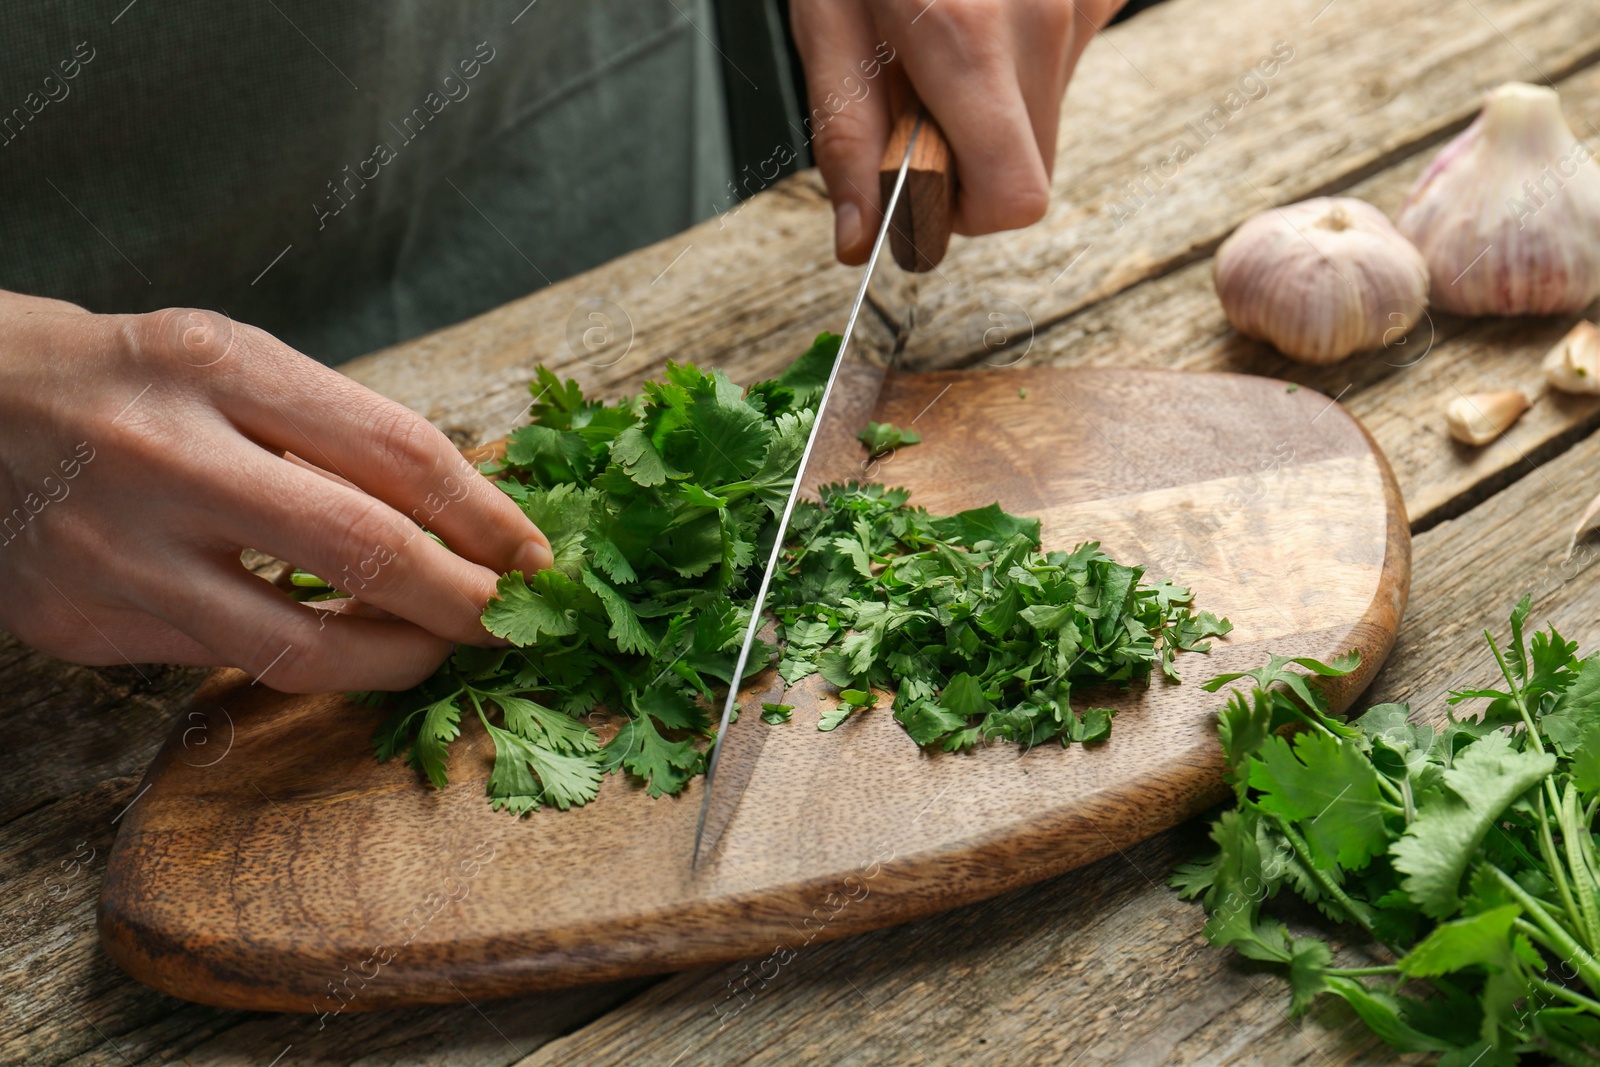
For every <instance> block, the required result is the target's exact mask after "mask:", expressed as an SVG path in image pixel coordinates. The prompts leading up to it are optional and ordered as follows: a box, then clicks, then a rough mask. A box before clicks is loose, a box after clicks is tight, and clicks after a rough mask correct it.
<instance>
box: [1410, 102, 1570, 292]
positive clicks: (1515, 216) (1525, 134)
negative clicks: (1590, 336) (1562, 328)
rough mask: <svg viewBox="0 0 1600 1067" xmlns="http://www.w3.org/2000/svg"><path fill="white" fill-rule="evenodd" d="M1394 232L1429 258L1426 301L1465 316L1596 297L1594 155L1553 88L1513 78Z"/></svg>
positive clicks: (1434, 167)
mask: <svg viewBox="0 0 1600 1067" xmlns="http://www.w3.org/2000/svg"><path fill="white" fill-rule="evenodd" d="M1397 223H1398V225H1399V227H1400V232H1401V233H1403V234H1405V235H1406V236H1407V237H1409V238H1411V240H1412V242H1414V243H1415V244H1416V246H1417V247H1418V248H1420V249H1421V250H1422V254H1423V255H1424V256H1425V257H1427V260H1428V268H1429V270H1431V271H1432V272H1433V294H1432V296H1433V303H1434V304H1435V305H1437V306H1438V307H1442V308H1444V309H1446V310H1447V311H1454V312H1456V313H1458V314H1461V315H1552V314H1557V313H1561V312H1576V311H1580V310H1582V309H1583V308H1584V307H1585V306H1587V305H1588V303H1589V302H1590V301H1591V300H1593V299H1594V298H1595V297H1596V296H1600V163H1596V162H1595V161H1594V154H1593V153H1592V152H1591V151H1590V150H1589V148H1588V147H1587V146H1586V145H1584V144H1583V143H1582V142H1580V141H1579V140H1578V139H1577V137H1575V136H1573V133H1572V129H1571V128H1570V127H1569V126H1568V125H1567V121H1566V119H1565V118H1563V117H1562V114H1561V98H1560V97H1559V96H1558V95H1557V93H1556V91H1555V90H1554V89H1546V88H1541V87H1539V86H1534V85H1523V84H1521V83H1518V82H1512V83H1511V84H1509V85H1502V86H1501V87H1500V88H1498V89H1495V90H1494V91H1493V92H1491V93H1489V94H1488V97H1487V98H1486V100H1485V102H1484V105H1483V112H1482V113H1481V114H1480V115H1479V116H1478V118H1477V121H1475V122H1473V124H1472V125H1471V126H1469V127H1468V128H1467V129H1466V130H1465V131H1464V132H1463V133H1462V134H1461V135H1460V136H1459V137H1457V138H1456V139H1455V140H1454V141H1452V142H1450V144H1448V145H1446V146H1445V148H1444V150H1443V151H1441V152H1440V153H1439V155H1438V157H1437V158H1435V159H1434V161H1433V162H1432V163H1431V164H1429V166H1428V169H1427V170H1426V171H1424V172H1423V175H1422V177H1421V178H1420V179H1418V181H1417V184H1416V186H1415V187H1414V188H1413V189H1412V190H1411V192H1410V194H1408V195H1407V197H1406V202H1405V204H1404V205H1403V206H1402V207H1401V208H1400V215H1399V218H1398V219H1397Z"/></svg>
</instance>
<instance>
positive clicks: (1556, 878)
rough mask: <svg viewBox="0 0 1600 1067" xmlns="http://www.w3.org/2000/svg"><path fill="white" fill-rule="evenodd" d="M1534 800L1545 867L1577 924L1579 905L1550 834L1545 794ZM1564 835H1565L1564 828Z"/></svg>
mask: <svg viewBox="0 0 1600 1067" xmlns="http://www.w3.org/2000/svg"><path fill="white" fill-rule="evenodd" d="M1534 800H1535V801H1536V802H1537V803H1538V805H1539V819H1538V822H1539V851H1540V853H1542V854H1543V856H1544V863H1545V866H1546V867H1549V868H1550V876H1551V880H1552V881H1553V882H1555V885H1556V892H1557V893H1558V894H1559V895H1560V897H1561V906H1562V907H1563V908H1565V909H1566V912H1567V916H1568V917H1569V918H1571V919H1572V921H1573V922H1574V923H1577V922H1578V921H1579V911H1578V905H1577V902H1576V901H1574V900H1573V898H1572V885H1571V883H1570V882H1568V881H1567V871H1566V866H1565V865H1564V864H1563V863H1562V862H1561V853H1559V852H1557V851H1556V842H1555V838H1554V837H1552V836H1551V834H1550V813H1549V811H1548V810H1547V809H1546V807H1545V802H1544V794H1543V793H1536V794H1534ZM1563 833H1565V828H1564V827H1563Z"/></svg>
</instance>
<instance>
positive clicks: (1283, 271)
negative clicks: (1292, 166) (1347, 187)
mask: <svg viewBox="0 0 1600 1067" xmlns="http://www.w3.org/2000/svg"><path fill="white" fill-rule="evenodd" d="M1212 270H1213V275H1214V278H1215V281H1216V286H1217V296H1218V297H1219V298H1220V299H1221V300H1222V310H1223V311H1224V312H1225V313H1226V314H1227V316H1228V321H1229V322H1231V323H1233V325H1234V327H1235V328H1236V329H1237V330H1238V331H1239V332H1240V333H1242V334H1244V335H1245V336H1246V337H1254V338H1257V339H1258V340H1263V341H1268V342H1270V343H1271V344H1272V345H1273V347H1275V348H1276V349H1277V350H1278V351H1280V352H1282V353H1283V354H1284V355H1286V356H1289V357H1291V358H1293V359H1298V360H1303V361H1304V362H1306V363H1333V362H1336V361H1338V360H1341V359H1343V358H1345V357H1346V356H1348V355H1350V354H1351V353H1353V352H1361V351H1364V350H1366V349H1371V348H1379V347H1382V346H1383V345H1385V344H1392V343H1393V342H1395V341H1397V340H1399V339H1400V338H1401V337H1404V336H1405V335H1406V334H1407V333H1408V332H1410V330H1411V327H1413V326H1415V325H1416V323H1417V320H1418V319H1420V318H1421V317H1422V314H1423V312H1424V311H1425V310H1426V308H1427V304H1428V266H1427V264H1426V263H1425V262H1424V261H1423V259H1422V254H1421V253H1420V252H1418V251H1417V250H1416V249H1415V248H1414V247H1412V245H1411V242H1409V241H1407V240H1406V239H1405V238H1404V237H1402V236H1400V234H1399V233H1398V232H1397V231H1396V230H1395V228H1394V227H1393V226H1391V225H1389V220H1388V219H1387V218H1385V217H1384V215H1383V212H1381V211H1379V210H1378V209H1377V208H1375V207H1373V206H1372V205H1371V204H1368V203H1366V202H1364V201H1361V200H1352V199H1349V198H1345V197H1318V198H1317V199H1315V200H1307V201H1304V202H1303V203H1299V204H1291V205H1289V206H1288V207H1284V208H1273V209H1270V210H1268V211H1263V212H1262V213H1261V214H1259V215H1257V216H1255V217H1254V218H1252V219H1250V220H1249V221H1247V222H1246V223H1245V224H1244V225H1242V226H1240V227H1239V228H1238V229H1237V230H1235V231H1234V232H1233V234H1232V235H1231V236H1229V238H1228V239H1227V240H1226V241H1223V242H1222V247H1220V248H1218V249H1217V257H1216V260H1215V261H1214V263H1213V265H1212Z"/></svg>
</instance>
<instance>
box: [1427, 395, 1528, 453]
mask: <svg viewBox="0 0 1600 1067" xmlns="http://www.w3.org/2000/svg"><path fill="white" fill-rule="evenodd" d="M1527 410H1528V397H1527V394H1525V393H1524V392H1523V391H1522V390H1520V389H1513V390H1510V391H1508V392H1503V393H1475V394H1473V395H1472V396H1458V397H1456V398H1455V399H1454V400H1452V401H1450V403H1449V404H1448V405H1447V406H1446V407H1445V409H1444V421H1445V425H1446V426H1448V427H1449V428H1450V436H1451V437H1454V438H1455V439H1456V440H1457V441H1460V442H1461V443H1462V444H1466V445H1486V444H1488V443H1489V442H1490V441H1493V440H1494V439H1495V438H1496V437H1499V436H1500V435H1501V434H1503V433H1505V432H1506V430H1508V429H1509V428H1510V427H1511V424H1512V423H1514V422H1516V421H1517V419H1519V418H1521V417H1522V413H1523V412H1524V411H1527Z"/></svg>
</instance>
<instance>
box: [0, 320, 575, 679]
mask: <svg viewBox="0 0 1600 1067" xmlns="http://www.w3.org/2000/svg"><path fill="white" fill-rule="evenodd" d="M418 522H421V523H424V524H426V526H427V527H428V529H429V530H433V531H435V532H437V533H438V534H439V536H441V537H442V538H444V539H445V541H446V542H447V543H448V544H449V545H450V549H454V551H451V550H450V549H446V548H444V547H443V546H441V545H439V544H438V543H437V542H435V541H434V540H433V539H432V538H430V537H428V536H427V534H425V533H423V532H422V531H421V530H420V529H419V528H418V526H417V523H418ZM245 547H249V548H255V549H259V550H260V551H262V552H267V553H270V554H271V555H273V556H277V557H279V558H280V559H285V560H291V561H293V562H294V563H296V564H298V565H299V566H301V567H304V568H305V569H306V570H309V571H311V572H312V573H314V574H317V575H319V576H321V577H323V578H324V579H326V580H327V581H330V582H332V583H333V584H334V585H335V586H337V587H338V588H339V589H341V590H343V591H345V592H347V593H350V594H351V595H352V596H353V597H355V598H356V599H354V600H342V601H333V602H329V603H328V606H310V605H304V604H297V603H295V602H294V601H292V600H290V599H289V598H288V597H286V596H285V595H284V594H283V593H281V592H280V591H278V590H277V589H275V588H273V587H272V586H271V585H269V584H268V583H267V582H265V581H262V580H261V579H260V578H257V577H256V576H254V575H252V574H251V573H249V572H248V571H246V570H245V569H244V568H243V567H242V566H241V564H240V562H239V553H240V550H241V549H242V548H245ZM457 553H459V555H458V554H457ZM550 561H551V556H550V546H549V543H548V542H547V541H546V540H545V538H544V535H543V534H541V533H540V532H539V531H538V530H537V529H536V528H535V527H534V526H533V524H532V523H531V522H529V521H528V519H527V517H526V516H524V515H523V514H522V512H521V510H520V509H518V508H517V507H516V505H515V504H513V503H512V502H511V500H510V499H509V498H507V497H506V496H505V495H504V494H502V493H501V492H500V491H499V490H497V489H496V488H495V487H494V486H493V485H491V484H490V483H489V482H488V481H486V480H485V479H484V478H483V477H482V476H481V475H479V474H478V473H477V471H476V470H474V469H473V468H472V466H471V465H470V464H468V463H467V462H466V461H465V460H463V459H462V458H461V456H460V454H459V453H458V452H457V451H456V450H455V448H453V447H452V446H451V444H450V441H449V439H448V438H446V437H445V436H444V434H442V433H440V432H439V431H438V430H436V429H434V428H433V427H432V426H431V425H429V424H428V422H427V421H426V420H424V419H423V418H422V417H421V416H419V415H417V414H415V413H414V412H412V411H410V410H408V409H406V408H404V407H402V406H401V405H399V404H396V403H394V402H392V401H389V400H385V399H384V398H383V397H380V396H378V395H377V394H376V393H373V392H371V391H370V390H368V389H365V388H363V387H361V386H359V385H357V384H356V383H355V382H352V381H351V380H350V379H348V378H346V377H344V376H343V375H341V374H339V373H337V372H335V371H333V370H330V369H328V368H327V367H324V366H322V365H321V364H319V363H317V362H315V361H314V360H311V359H308V358H307V357H305V356H303V355H301V354H300V353H298V352H296V351H294V350H293V349H291V348H289V347H288V346H286V345H284V344H283V343H282V342H280V341H278V340H276V339H275V338H273V337H271V336H270V335H268V334H266V333H264V332H262V331H260V330H257V329H254V328H252V327H249V326H245V325H242V324H239V323H235V322H233V321H231V320H229V319H228V318H227V317H225V316H222V315H217V314H214V313H212V312H207V311H190V310H181V309H171V310H167V311H158V312H153V313H151V314H148V315H91V314H89V313H88V312H86V311H84V310H83V309H82V308H78V307H75V306H74V305H71V304H65V303H61V302H59V301H55V300H44V299H38V298H34V297H26V296H19V295H16V294H12V293H0V590H4V595H3V596H0V625H3V626H5V627H6V628H8V629H10V630H11V631H12V632H14V633H16V634H17V635H18V636H19V637H21V638H22V639H23V640H24V641H27V642H28V643H29V644H32V645H34V646H36V647H38V648H40V649H42V650H43V651H45V652H48V653H51V654H52V655H56V656H61V657H63V658H66V659H70V660H74V661H77V662H79V663H91V664H109V663H124V662H129V663H137V662H151V661H161V662H168V663H188V664H215V665H230V666H238V667H242V668H244V669H245V670H246V671H249V672H250V673H251V674H253V675H256V676H257V677H258V679H259V680H260V681H261V683H262V684H263V685H268V686H271V687H273V688H276V689H281V690H285V691H289V692H315V691H320V690H331V689H398V688H404V687H406V686H409V685H413V684H415V683H416V682H419V681H421V680H422V679H423V678H426V677H427V676H428V675H429V674H430V673H431V672H432V671H433V669H434V668H435V667H436V666H438V664H439V662H440V661H441V660H442V659H443V658H444V656H445V655H446V654H447V653H448V652H449V650H450V646H451V642H455V641H464V642H469V643H474V644H490V643H493V642H494V641H495V639H494V638H492V637H491V636H490V635H489V634H488V633H487V632H486V631H485V630H484V629H483V627H482V626H481V625H480V624H479V621H478V616H479V614H480V613H481V612H482V610H483V606H484V603H485V602H486V601H487V600H488V599H489V597H490V596H491V595H492V594H493V593H494V589H495V580H496V577H497V576H498V574H499V573H500V572H502V571H508V570H513V569H520V570H522V571H524V572H531V571H533V570H536V569H539V568H541V567H546V566H549V564H550Z"/></svg>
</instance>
